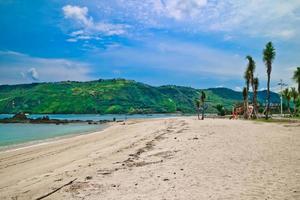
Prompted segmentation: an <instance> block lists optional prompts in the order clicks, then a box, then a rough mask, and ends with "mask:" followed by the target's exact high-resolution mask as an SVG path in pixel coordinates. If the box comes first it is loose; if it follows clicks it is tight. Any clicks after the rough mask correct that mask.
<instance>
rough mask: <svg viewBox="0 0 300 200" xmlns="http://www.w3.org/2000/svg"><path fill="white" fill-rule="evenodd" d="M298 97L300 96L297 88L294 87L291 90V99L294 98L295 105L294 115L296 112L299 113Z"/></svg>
mask: <svg viewBox="0 0 300 200" xmlns="http://www.w3.org/2000/svg"><path fill="white" fill-rule="evenodd" d="M298 96H299V94H298V92H297V90H296V88H294V87H292V88H291V97H292V98H293V103H294V114H296V112H297V106H296V102H297V99H298Z"/></svg>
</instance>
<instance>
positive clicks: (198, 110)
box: [197, 107, 200, 120]
mask: <svg viewBox="0 0 300 200" xmlns="http://www.w3.org/2000/svg"><path fill="white" fill-rule="evenodd" d="M197 114H198V120H200V108H199V107H198V108H197Z"/></svg>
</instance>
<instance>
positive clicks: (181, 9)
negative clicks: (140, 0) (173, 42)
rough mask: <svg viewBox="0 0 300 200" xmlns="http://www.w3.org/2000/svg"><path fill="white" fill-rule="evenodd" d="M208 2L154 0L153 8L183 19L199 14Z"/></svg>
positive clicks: (199, 0)
mask: <svg viewBox="0 0 300 200" xmlns="http://www.w3.org/2000/svg"><path fill="white" fill-rule="evenodd" d="M206 4H207V0H164V1H161V0H158V1H157V0H155V1H153V5H154V7H153V8H154V9H156V11H157V12H163V13H164V14H165V15H166V16H168V17H171V18H174V19H176V20H181V19H183V18H185V17H193V16H195V15H197V14H198V13H199V12H200V10H201V8H202V7H204V6H205V5H206Z"/></svg>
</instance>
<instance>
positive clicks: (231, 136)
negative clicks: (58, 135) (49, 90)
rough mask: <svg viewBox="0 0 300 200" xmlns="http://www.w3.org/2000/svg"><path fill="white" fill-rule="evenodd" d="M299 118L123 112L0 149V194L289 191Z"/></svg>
mask: <svg viewBox="0 0 300 200" xmlns="http://www.w3.org/2000/svg"><path fill="white" fill-rule="evenodd" d="M299 125H300V124H299ZM299 125H297V124H289V123H288V124H281V123H280V124H278V123H272V124H271V123H256V122H253V121H246V120H227V119H226V120H225V119H206V120H204V121H202V120H197V119H196V117H176V118H163V119H139V120H128V121H127V122H126V124H121V123H116V124H112V125H111V126H109V127H107V128H106V129H104V130H102V131H101V132H100V133H101V134H98V133H99V132H94V133H90V134H83V135H78V136H75V137H70V138H66V139H60V140H57V141H56V142H53V143H48V144H44V145H38V146H31V147H30V148H25V149H19V150H17V151H11V152H5V153H0V174H1V179H0V199H3V200H9V199H19V200H22V199H24V200H25V199H38V198H39V197H42V196H44V195H45V194H49V193H51V196H49V197H48V199H74V200H77V199H78V200H79V199H83V198H85V199H89V200H96V199H99V197H101V199H123V200H131V199H151V200H159V199H233V200H239V199H245V200H251V199H268V198H269V199H273V198H274V199H297V198H299V197H300V182H299V180H300V177H299V176H298V175H299V172H300V168H299V166H300V145H299V144H300V135H299V134H298V133H299V131H300V126H299ZM58 188H61V189H59V190H56V189H58ZM154 191H155V192H154Z"/></svg>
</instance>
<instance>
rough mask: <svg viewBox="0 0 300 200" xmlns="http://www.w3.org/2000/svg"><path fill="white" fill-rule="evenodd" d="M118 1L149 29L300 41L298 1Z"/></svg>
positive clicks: (131, 17)
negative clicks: (220, 33)
mask: <svg viewBox="0 0 300 200" xmlns="http://www.w3.org/2000/svg"><path fill="white" fill-rule="evenodd" d="M115 1H116V2H117V3H116V4H117V6H116V8H117V9H120V8H122V9H121V12H122V13H123V15H124V17H126V18H130V20H131V21H132V20H135V23H136V24H139V25H143V26H145V27H146V28H149V27H150V28H152V27H155V28H162V29H173V28H175V29H176V30H177V31H187V32H192V33H197V32H211V31H213V32H222V33H224V34H227V35H230V34H234V35H242V36H243V35H246V36H253V37H266V38H270V39H272V38H275V39H282V40H289V39H295V38H298V39H300V38H299V36H300V1H299V0H276V1H274V0H250V1H241V0H218V1H216V0H211V1H207V0H145V1H140V0H115ZM101 9H103V8H102V7H101ZM168 19H174V20H173V21H170V20H168Z"/></svg>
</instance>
